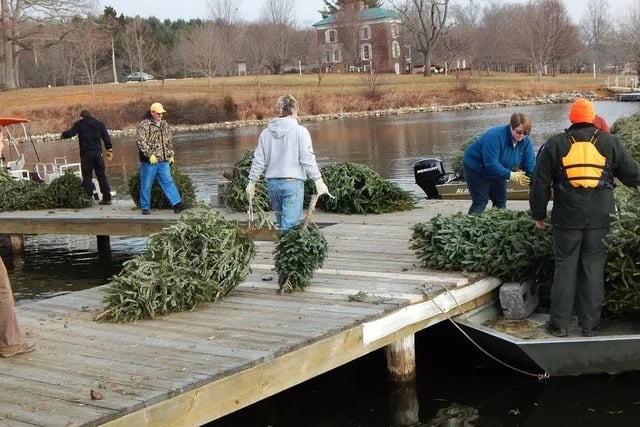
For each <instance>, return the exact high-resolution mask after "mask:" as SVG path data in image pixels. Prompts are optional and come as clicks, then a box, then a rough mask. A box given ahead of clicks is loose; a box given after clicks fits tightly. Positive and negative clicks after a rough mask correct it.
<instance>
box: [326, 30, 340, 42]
mask: <svg viewBox="0 0 640 427" xmlns="http://www.w3.org/2000/svg"><path fill="white" fill-rule="evenodd" d="M337 41H338V31H337V30H327V31H325V32H324V42H325V43H336V42H337Z"/></svg>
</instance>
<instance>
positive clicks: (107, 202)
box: [98, 199, 111, 205]
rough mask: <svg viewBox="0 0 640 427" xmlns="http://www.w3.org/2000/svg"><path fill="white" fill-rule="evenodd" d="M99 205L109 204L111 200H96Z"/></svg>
mask: <svg viewBox="0 0 640 427" xmlns="http://www.w3.org/2000/svg"><path fill="white" fill-rule="evenodd" d="M98 204H99V205H110V204H111V200H104V199H103V200H100V201H99V202H98Z"/></svg>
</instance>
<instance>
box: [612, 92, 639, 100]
mask: <svg viewBox="0 0 640 427" xmlns="http://www.w3.org/2000/svg"><path fill="white" fill-rule="evenodd" d="M616 101H618V102H637V101H640V92H629V93H618V94H617V95H616Z"/></svg>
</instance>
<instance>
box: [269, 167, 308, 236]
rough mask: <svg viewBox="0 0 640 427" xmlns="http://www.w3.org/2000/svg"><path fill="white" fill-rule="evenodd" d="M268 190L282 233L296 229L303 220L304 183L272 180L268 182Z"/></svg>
mask: <svg viewBox="0 0 640 427" xmlns="http://www.w3.org/2000/svg"><path fill="white" fill-rule="evenodd" d="M267 190H268V192H269V199H271V207H272V208H273V211H274V212H275V214H276V222H277V223H278V228H279V229H280V233H282V232H284V231H287V230H289V229H291V228H293V227H295V226H296V225H297V224H298V223H299V222H300V220H301V218H302V205H303V203H304V181H303V180H301V179H294V178H270V179H268V180H267Z"/></svg>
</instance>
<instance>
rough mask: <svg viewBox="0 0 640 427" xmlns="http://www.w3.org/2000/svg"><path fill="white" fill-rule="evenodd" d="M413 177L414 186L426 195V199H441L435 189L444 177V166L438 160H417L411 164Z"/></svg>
mask: <svg viewBox="0 0 640 427" xmlns="http://www.w3.org/2000/svg"><path fill="white" fill-rule="evenodd" d="M413 175H414V177H415V179H416V184H418V186H419V187H420V188H422V190H423V191H424V192H425V193H427V199H441V198H442V197H441V196H440V193H439V192H438V189H437V188H436V185H437V184H440V183H441V182H440V179H441V178H442V177H443V176H444V175H445V172H444V165H443V164H442V161H441V160H440V159H436V158H428V159H421V160H418V161H417V162H415V163H414V164H413Z"/></svg>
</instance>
